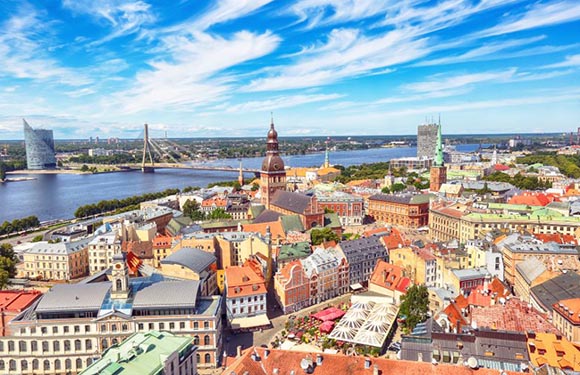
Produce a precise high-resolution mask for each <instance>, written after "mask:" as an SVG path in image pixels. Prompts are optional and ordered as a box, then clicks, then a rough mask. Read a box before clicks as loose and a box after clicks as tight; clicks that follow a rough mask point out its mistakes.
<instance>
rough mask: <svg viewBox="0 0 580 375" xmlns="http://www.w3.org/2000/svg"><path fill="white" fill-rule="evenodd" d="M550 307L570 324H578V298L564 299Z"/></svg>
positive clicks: (579, 299) (579, 320)
mask: <svg viewBox="0 0 580 375" xmlns="http://www.w3.org/2000/svg"><path fill="white" fill-rule="evenodd" d="M552 307H554V310H555V311H556V312H558V313H559V314H560V315H562V316H563V317H564V318H565V319H566V320H569V321H570V322H571V323H572V324H580V298H570V299H564V300H561V301H559V302H557V303H555V304H553V305H552Z"/></svg>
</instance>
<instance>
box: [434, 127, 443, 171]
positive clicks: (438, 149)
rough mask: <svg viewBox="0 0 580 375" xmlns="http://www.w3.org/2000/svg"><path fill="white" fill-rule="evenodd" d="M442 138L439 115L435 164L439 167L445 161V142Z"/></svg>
mask: <svg viewBox="0 0 580 375" xmlns="http://www.w3.org/2000/svg"><path fill="white" fill-rule="evenodd" d="M441 138H442V137H441V117H439V125H438V126H437V147H436V149H435V166H438V167H441V166H443V163H444V158H443V142H442V139H441Z"/></svg>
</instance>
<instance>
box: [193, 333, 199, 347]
mask: <svg viewBox="0 0 580 375" xmlns="http://www.w3.org/2000/svg"><path fill="white" fill-rule="evenodd" d="M193 345H199V336H198V335H195V336H193Z"/></svg>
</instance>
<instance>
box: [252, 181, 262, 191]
mask: <svg viewBox="0 0 580 375" xmlns="http://www.w3.org/2000/svg"><path fill="white" fill-rule="evenodd" d="M259 188H260V185H258V184H256V183H254V184H252V191H258V189H259Z"/></svg>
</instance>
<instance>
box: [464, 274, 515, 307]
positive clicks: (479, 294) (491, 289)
mask: <svg viewBox="0 0 580 375" xmlns="http://www.w3.org/2000/svg"><path fill="white" fill-rule="evenodd" d="M484 287H485V285H478V286H477V288H475V289H474V290H473V291H472V292H471V293H470V294H469V297H467V302H468V304H469V305H470V306H481V307H489V306H492V305H494V304H496V303H499V299H500V298H506V297H507V296H509V295H511V293H510V291H509V289H508V288H507V287H506V286H505V285H504V284H503V283H502V282H501V281H500V280H499V279H498V278H494V279H493V280H492V281H491V282H490V283H489V284H488V285H487V288H486V289H485V290H484Z"/></svg>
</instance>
